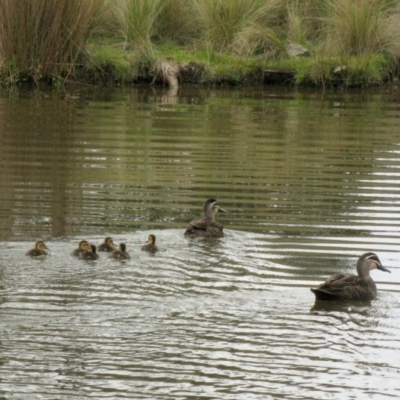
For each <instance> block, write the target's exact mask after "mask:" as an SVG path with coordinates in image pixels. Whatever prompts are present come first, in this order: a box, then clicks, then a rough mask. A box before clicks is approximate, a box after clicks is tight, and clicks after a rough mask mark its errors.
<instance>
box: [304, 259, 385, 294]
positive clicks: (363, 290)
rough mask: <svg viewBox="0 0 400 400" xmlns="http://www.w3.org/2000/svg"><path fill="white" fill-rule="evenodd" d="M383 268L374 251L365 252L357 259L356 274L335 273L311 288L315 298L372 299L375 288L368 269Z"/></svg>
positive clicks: (375, 292)
mask: <svg viewBox="0 0 400 400" xmlns="http://www.w3.org/2000/svg"><path fill="white" fill-rule="evenodd" d="M373 269H380V270H381V271H386V272H390V271H389V270H388V269H387V268H385V267H384V266H383V265H382V264H381V262H380V260H379V258H378V256H377V255H376V254H375V253H371V252H368V253H365V254H363V255H362V256H361V257H360V258H359V259H358V261H357V273H358V275H345V274H335V275H332V276H330V277H329V278H328V279H327V280H326V281H325V282H324V283H322V284H321V285H319V286H318V287H316V288H315V289H311V291H312V292H313V293H314V294H315V298H316V299H317V300H373V299H375V297H376V294H377V290H376V285H375V282H374V281H373V280H372V278H371V277H370V275H369V271H371V270H373Z"/></svg>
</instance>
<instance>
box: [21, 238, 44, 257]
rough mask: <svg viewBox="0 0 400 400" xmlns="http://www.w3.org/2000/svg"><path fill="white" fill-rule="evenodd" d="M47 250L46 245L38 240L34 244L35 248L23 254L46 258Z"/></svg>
mask: <svg viewBox="0 0 400 400" xmlns="http://www.w3.org/2000/svg"><path fill="white" fill-rule="evenodd" d="M48 249H49V248H48V247H47V246H46V244H45V243H44V242H43V241H42V240H39V241H38V242H36V244H35V248H33V249H31V250H29V251H27V252H26V253H25V254H26V255H27V256H31V257H38V256H47V254H48V253H47V251H46V250H48Z"/></svg>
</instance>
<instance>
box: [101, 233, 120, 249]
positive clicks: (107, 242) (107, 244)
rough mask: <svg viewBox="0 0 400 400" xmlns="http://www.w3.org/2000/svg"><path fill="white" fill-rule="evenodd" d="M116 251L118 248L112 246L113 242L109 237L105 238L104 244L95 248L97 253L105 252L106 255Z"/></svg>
mask: <svg viewBox="0 0 400 400" xmlns="http://www.w3.org/2000/svg"><path fill="white" fill-rule="evenodd" d="M114 250H118V246H116V245H115V244H114V241H113V239H112V238H111V237H109V236H107V237H106V238H105V239H104V242H103V243H102V244H100V245H99V246H97V251H107V252H108V253H110V252H112V251H114Z"/></svg>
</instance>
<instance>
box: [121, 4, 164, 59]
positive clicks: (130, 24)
mask: <svg viewBox="0 0 400 400" xmlns="http://www.w3.org/2000/svg"><path fill="white" fill-rule="evenodd" d="M162 9H163V0H116V1H115V2H114V4H113V12H114V15H115V20H116V22H117V24H118V26H119V27H120V32H121V34H122V36H123V37H124V38H125V41H126V43H127V44H129V45H130V47H131V48H133V49H135V50H137V49H139V48H140V49H141V50H142V51H143V52H145V53H146V52H151V50H152V47H153V44H152V40H153V39H154V38H155V37H156V36H157V19H158V16H159V15H160V13H161V12H162Z"/></svg>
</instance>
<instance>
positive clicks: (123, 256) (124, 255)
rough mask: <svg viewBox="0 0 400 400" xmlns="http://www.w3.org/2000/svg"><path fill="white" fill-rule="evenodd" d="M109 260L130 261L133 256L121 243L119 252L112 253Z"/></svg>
mask: <svg viewBox="0 0 400 400" xmlns="http://www.w3.org/2000/svg"><path fill="white" fill-rule="evenodd" d="M108 258H114V259H115V260H129V259H130V258H131V256H130V255H129V253H128V252H127V251H126V245H125V243H120V245H119V250H114V251H113V252H111V253H110V255H109V256H108Z"/></svg>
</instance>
